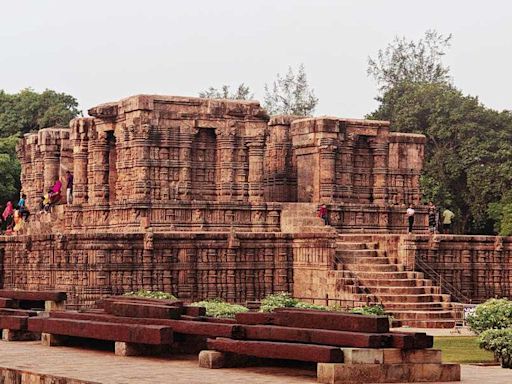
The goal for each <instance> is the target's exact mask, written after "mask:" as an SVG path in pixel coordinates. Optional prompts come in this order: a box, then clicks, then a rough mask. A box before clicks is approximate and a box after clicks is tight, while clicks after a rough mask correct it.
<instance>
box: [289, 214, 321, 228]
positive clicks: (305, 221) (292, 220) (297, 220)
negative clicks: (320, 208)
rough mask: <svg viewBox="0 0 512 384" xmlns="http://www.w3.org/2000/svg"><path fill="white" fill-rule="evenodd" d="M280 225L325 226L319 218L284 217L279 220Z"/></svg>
mask: <svg viewBox="0 0 512 384" xmlns="http://www.w3.org/2000/svg"><path fill="white" fill-rule="evenodd" d="M281 223H282V225H300V226H308V225H325V224H324V221H323V220H322V219H320V218H319V217H309V216H304V217H285V218H282V219H281Z"/></svg>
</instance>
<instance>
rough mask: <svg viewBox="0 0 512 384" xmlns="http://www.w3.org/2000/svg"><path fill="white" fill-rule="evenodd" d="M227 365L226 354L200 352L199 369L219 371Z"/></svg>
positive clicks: (207, 351)
mask: <svg viewBox="0 0 512 384" xmlns="http://www.w3.org/2000/svg"><path fill="white" fill-rule="evenodd" d="M225 364H226V354H225V353H223V352H218V351H209V350H206V351H201V352H199V367H201V368H209V369H217V368H224V367H225Z"/></svg>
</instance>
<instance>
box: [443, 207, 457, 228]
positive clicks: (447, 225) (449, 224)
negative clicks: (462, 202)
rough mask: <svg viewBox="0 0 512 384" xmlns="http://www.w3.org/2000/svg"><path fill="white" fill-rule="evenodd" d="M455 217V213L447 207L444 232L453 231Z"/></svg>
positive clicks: (444, 213)
mask: <svg viewBox="0 0 512 384" xmlns="http://www.w3.org/2000/svg"><path fill="white" fill-rule="evenodd" d="M454 217H455V213H453V212H452V211H450V210H449V209H448V208H446V209H445V210H444V211H443V233H451V231H452V220H453V218H454Z"/></svg>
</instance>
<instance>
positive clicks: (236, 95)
mask: <svg viewBox="0 0 512 384" xmlns="http://www.w3.org/2000/svg"><path fill="white" fill-rule="evenodd" d="M230 88H231V87H230V86H229V85H223V86H222V87H221V88H220V89H219V88H215V87H210V88H208V89H207V90H206V91H203V92H199V97H202V98H204V99H233V100H249V99H252V98H253V97H254V95H253V94H252V93H251V90H250V88H249V86H248V85H245V84H244V83H242V84H240V85H239V86H238V87H237V88H236V91H234V92H231V91H230V90H229V89H230Z"/></svg>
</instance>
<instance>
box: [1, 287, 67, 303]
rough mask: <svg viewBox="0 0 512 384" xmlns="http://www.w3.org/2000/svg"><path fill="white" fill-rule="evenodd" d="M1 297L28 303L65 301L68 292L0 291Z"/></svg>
mask: <svg viewBox="0 0 512 384" xmlns="http://www.w3.org/2000/svg"><path fill="white" fill-rule="evenodd" d="M0 297H5V298H9V299H14V300H27V301H64V300H66V298H67V295H66V292H62V291H19V290H12V289H0Z"/></svg>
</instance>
